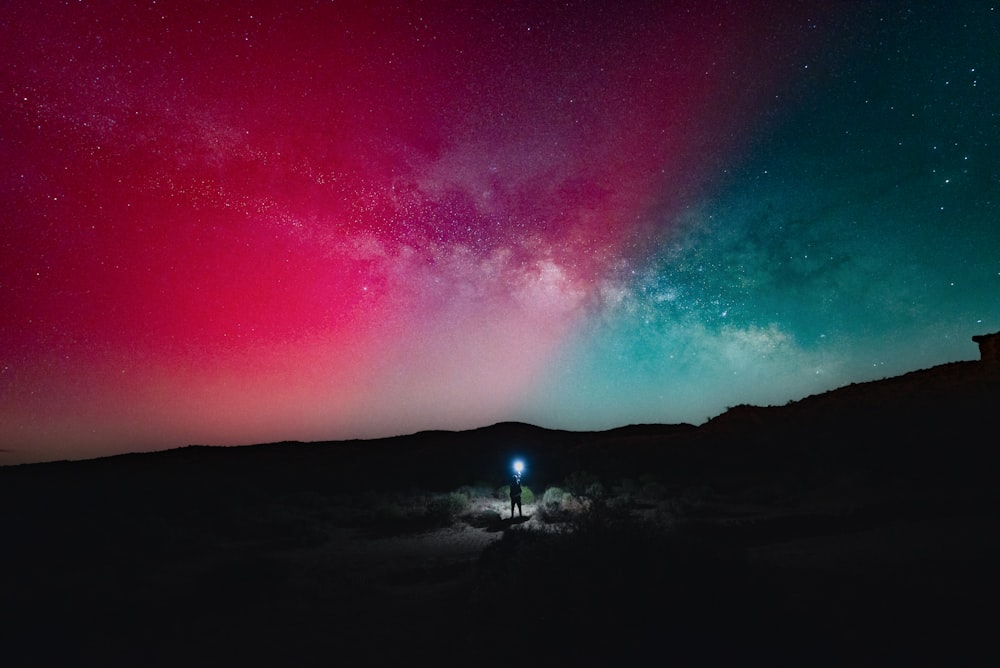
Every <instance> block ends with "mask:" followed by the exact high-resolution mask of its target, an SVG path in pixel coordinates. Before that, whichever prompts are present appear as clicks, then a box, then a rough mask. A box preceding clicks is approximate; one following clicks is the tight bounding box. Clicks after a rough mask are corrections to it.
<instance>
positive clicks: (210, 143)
mask: <svg viewBox="0 0 1000 668" xmlns="http://www.w3.org/2000/svg"><path fill="white" fill-rule="evenodd" d="M703 4H704V3H662V2H651V3H625V4H624V5H618V4H615V3H569V5H568V6H562V5H559V6H556V5H555V4H554V3H506V2H504V3H493V2H487V3H472V6H471V7H467V6H465V4H464V3H456V4H454V5H449V4H448V3H427V4H424V3H409V2H407V3H398V2H387V3H370V2H365V3H339V2H328V3H287V2H273V3H266V2H265V3H222V5H221V6H216V5H215V4H211V3H209V4H202V3H152V2H151V3H145V4H141V6H138V7H137V6H135V5H134V3H84V2H80V3H77V2H73V3H68V4H66V5H63V4H59V5H55V4H54V3H28V2H23V3H15V4H14V5H13V6H8V8H7V11H6V12H5V16H4V17H2V18H0V36H2V40H0V41H2V43H3V44H4V46H2V47H0V53H2V55H3V58H4V62H5V67H4V74H3V75H2V77H3V79H2V83H3V86H2V93H3V95H4V102H3V104H2V106H0V114H2V115H0V123H2V126H0V133H2V141H0V160H2V163H3V168H2V197H3V212H4V223H3V225H4V234H3V241H2V253H3V266H2V269H0V281H2V283H0V299H2V302H0V303H2V307H3V311H4V316H3V322H4V325H3V327H2V329H0V352H2V354H3V358H2V363H3V369H2V371H3V375H2V385H0V391H2V399H3V408H2V409H0V410H2V412H0V444H2V447H4V448H6V449H8V450H10V451H11V452H9V453H8V454H10V455H12V457H11V458H10V459H11V461H22V460H24V461H27V460H33V459H53V458H62V457H81V456H92V455H95V454H107V453H111V452H115V451H119V450H141V449H149V448H160V447H171V446H180V445H185V444H188V443H221V444H234V443H246V442H262V441H267V440H284V439H301V440H316V439H325V438H346V437H355V436H380V435H391V434H397V433H405V432H410V431H415V430H417V429H421V428H465V427H475V426H481V425H484V424H488V423H491V422H494V421H498V420H502V419H507V418H509V417H510V415H511V411H512V410H513V408H514V407H516V406H517V403H518V401H519V397H520V396H521V395H522V394H523V392H524V390H525V388H526V387H529V386H531V385H532V384H533V383H535V382H536V381H537V380H538V378H539V377H540V376H542V375H544V374H545V373H546V365H547V364H548V363H549V361H550V359H551V356H552V353H553V351H554V350H556V349H558V347H559V346H560V344H561V342H562V341H563V339H564V337H566V336H567V334H568V333H569V332H571V331H572V329H573V328H574V326H575V325H577V324H578V323H579V322H580V321H581V319H583V318H585V317H586V313H587V309H588V304H589V303H590V301H591V299H592V298H593V296H594V294H595V292H596V291H598V290H599V289H600V285H601V281H602V279H603V277H604V276H605V275H606V274H607V273H608V272H609V271H611V270H616V271H618V270H620V268H621V266H622V265H623V264H627V263H629V262H633V261H637V260H639V259H641V258H642V257H643V254H644V253H645V252H646V249H647V248H648V246H649V244H651V243H653V242H655V241H657V240H659V239H662V238H663V236H664V235H667V234H669V229H664V227H663V223H661V222H658V221H662V220H665V219H666V218H667V217H666V216H665V215H664V212H665V211H668V212H669V211H681V210H683V209H684V207H685V206H687V205H688V204H689V203H690V202H691V201H692V200H693V199H694V198H695V197H696V196H697V194H698V193H700V192H701V191H702V190H703V189H705V188H708V187H710V186H711V183H712V179H713V175H715V174H717V173H718V172H719V171H720V169H721V168H722V165H723V164H724V163H725V162H727V161H729V160H730V159H731V157H732V154H733V152H734V151H735V150H738V149H739V148H740V147H742V146H744V145H745V143H746V142H747V141H748V137H752V136H753V133H755V132H758V131H759V130H760V129H761V127H763V126H764V125H765V124H766V119H767V115H766V113H765V112H767V110H768V109H770V107H771V105H773V100H774V96H775V92H776V90H777V86H778V85H779V84H780V82H781V81H782V78H783V76H784V73H785V69H784V68H785V60H786V59H787V58H788V57H789V53H791V52H793V51H794V50H795V48H796V45H795V43H793V41H791V38H790V36H789V34H790V33H789V34H786V32H785V30H784V26H785V25H788V26H791V25H796V24H797V23H796V22H797V21H799V19H800V17H796V16H790V15H788V14H787V13H786V14H785V15H783V16H782V17H780V18H779V17H775V16H773V15H769V14H768V13H767V12H765V11H763V10H761V9H759V8H758V7H757V6H756V5H757V3H729V4H728V5H726V4H724V3H719V7H718V8H717V9H712V10H708V11H706V10H705V9H704V7H703V6H702V5H703Z"/></svg>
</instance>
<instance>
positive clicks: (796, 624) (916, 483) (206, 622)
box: [0, 365, 1000, 667]
mask: <svg viewBox="0 0 1000 668" xmlns="http://www.w3.org/2000/svg"><path fill="white" fill-rule="evenodd" d="M998 387H1000V385H998V384H997V382H996V375H995V374H994V373H992V372H991V373H988V374H986V373H984V372H983V371H982V370H981V369H979V368H978V367H975V366H973V365H957V366H956V365H951V366H949V367H947V368H943V369H936V370H934V372H933V373H929V374H928V373H922V374H916V375H914V376H913V377H910V378H906V379H894V380H891V381H883V382H881V383H876V384H871V385H864V386H852V387H849V388H844V390H842V391H838V393H832V394H827V395H823V396H820V397H816V398H813V399H810V400H808V401H803V402H801V403H799V404H797V405H789V406H786V407H779V408H767V409H761V408H753V407H736V408H734V409H732V410H731V411H730V412H729V413H727V414H726V415H724V416H721V417H720V419H718V420H714V421H712V422H710V423H708V424H707V425H703V426H700V427H692V426H690V425H674V426H664V425H634V426H631V427H627V428H622V429H619V430H612V431H609V432H595V433H573V432H560V431H550V430H545V429H540V428H538V427H533V426H530V425H522V424H516V423H505V424H500V425H495V426H493V427H490V428H484V429H482V430H474V431H470V432H428V433H422V434H417V435H413V436H408V437H400V438H398V439H387V440H385V441H377V442H331V443H316V444H302V443H284V444H269V445H260V446H245V447H234V448H212V447H187V448H178V449H176V450H170V451H165V452H159V453H141V454H133V455H122V456H117V457H110V458H104V459H98V460H89V461H81V462H53V463H47V464H39V465H22V466H12V467H0V529H2V536H3V547H2V552H0V586H2V588H0V591H2V605H0V629H3V637H4V642H3V664H4V665H5V666H31V665H37V666H52V665H65V666H139V665H141V666H314V665H316V666H318V665H324V666H325V665H350V666H386V665H399V664H401V663H406V664H419V665H428V664H434V663H458V662H461V663H466V662H467V663H470V664H474V665H486V666H492V665H503V666H510V665H515V664H516V665H525V664H532V665H546V664H552V663H558V664H559V665H565V666H606V665H631V664H635V663H648V664H655V665H675V666H732V665H760V666H804V665H808V666H880V667H881V666H987V665H990V666H992V665H996V663H997V659H998V658H1000V657H998V652H997V649H996V647H995V642H994V637H995V626H996V624H995V621H996V614H995V613H994V612H993V608H995V605H996V600H997V599H996V594H997V593H998V592H997V587H996V574H995V568H996V564H997V563H998V556H1000V550H998V547H1000V540H998V531H997V527H998V526H1000V524H998V523H997V519H998V518H997V512H996V509H997V507H1000V504H997V503H996V501H997V494H996V491H995V488H996V485H995V480H994V479H995V477H996V471H997V467H996V462H997V458H996V457H995V454H994V449H995V444H996V439H995V424H994V423H993V420H994V418H993V416H994V415H995V408H996V406H997V405H1000V403H997V400H998V398H1000V392H998ZM931 408H933V410H931ZM514 454H516V455H517V456H522V457H524V458H525V460H526V461H527V462H528V472H527V474H526V478H525V484H526V488H527V490H528V492H526V494H525V499H524V501H525V503H524V506H523V513H524V517H523V518H522V517H515V518H513V519H511V518H510V506H509V500H508V499H507V498H506V481H507V471H508V470H509V461H510V457H511V456H512V455H514ZM529 492H530V493H529Z"/></svg>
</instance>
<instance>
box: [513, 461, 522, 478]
mask: <svg viewBox="0 0 1000 668" xmlns="http://www.w3.org/2000/svg"><path fill="white" fill-rule="evenodd" d="M523 472H524V462H522V461H521V460H520V459H518V460H515V461H514V473H516V474H517V475H521V473H523Z"/></svg>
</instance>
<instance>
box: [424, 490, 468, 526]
mask: <svg viewBox="0 0 1000 668" xmlns="http://www.w3.org/2000/svg"><path fill="white" fill-rule="evenodd" d="M468 508H469V499H468V497H467V496H465V495H464V494H462V493H461V492H449V493H448V494H439V495H437V496H434V497H433V498H432V499H431V500H430V502H429V503H428V504H427V515H426V517H427V520H428V522H430V523H431V524H433V525H436V526H446V525H449V524H451V523H452V522H453V521H454V520H455V518H456V517H458V516H459V515H461V514H462V513H464V512H465V511H466V510H467V509H468Z"/></svg>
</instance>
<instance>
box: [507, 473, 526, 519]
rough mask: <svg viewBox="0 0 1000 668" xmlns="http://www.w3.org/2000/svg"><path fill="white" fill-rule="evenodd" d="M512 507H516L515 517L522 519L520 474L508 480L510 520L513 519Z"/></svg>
mask: <svg viewBox="0 0 1000 668" xmlns="http://www.w3.org/2000/svg"><path fill="white" fill-rule="evenodd" d="M514 506H517V516H518V517H524V515H523V514H521V474H520V473H515V474H514V477H513V478H511V480H510V518H511V519H514Z"/></svg>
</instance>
